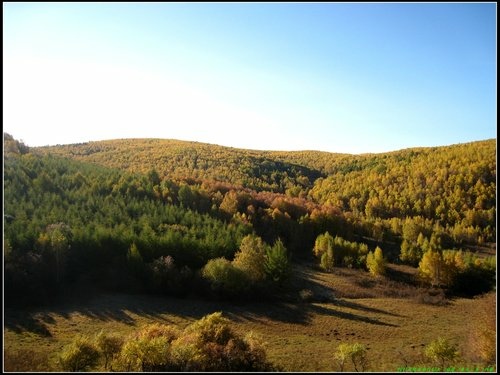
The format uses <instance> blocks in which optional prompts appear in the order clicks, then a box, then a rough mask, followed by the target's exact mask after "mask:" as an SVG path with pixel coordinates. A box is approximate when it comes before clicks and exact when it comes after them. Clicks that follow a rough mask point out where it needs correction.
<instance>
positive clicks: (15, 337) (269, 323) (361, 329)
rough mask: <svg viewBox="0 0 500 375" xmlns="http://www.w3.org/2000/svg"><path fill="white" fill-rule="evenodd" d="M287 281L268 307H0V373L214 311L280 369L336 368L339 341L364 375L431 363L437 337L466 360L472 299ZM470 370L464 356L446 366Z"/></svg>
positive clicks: (378, 286) (400, 287)
mask: <svg viewBox="0 0 500 375" xmlns="http://www.w3.org/2000/svg"><path fill="white" fill-rule="evenodd" d="M408 269H409V268H408ZM408 269H404V268H399V269H398V268H397V267H396V266H394V267H393V268H392V272H393V274H395V275H397V276H399V277H400V278H404V276H405V273H406V272H409V271H408ZM295 274H296V277H295V278H294V280H293V283H295V287H297V288H298V290H300V293H298V298H297V299H295V300H294V298H288V299H287V300H285V301H281V302H276V303H269V302H261V303H258V302H257V303H255V302H254V303H234V302H233V303H230V302H215V301H207V300H200V299H194V298H186V299H175V298H166V297H155V296H144V295H139V296H136V295H125V294H101V295H96V296H94V297H92V298H89V299H87V300H82V301H79V302H73V303H67V304H64V305H59V306H54V307H51V308H46V309H37V310H22V309H10V308H6V309H5V315H4V351H5V352H4V354H5V364H4V367H5V370H6V371H37V370H38V371H51V370H57V354H58V352H60V351H61V349H62V347H63V346H64V345H65V344H67V343H69V342H70V341H71V340H72V338H73V336H74V335H75V334H78V333H82V334H87V335H91V336H93V335H94V334H97V333H98V332H99V331H100V330H101V329H104V330H105V331H108V332H115V333H119V334H121V335H124V336H125V335H127V334H129V333H131V332H133V331H135V330H136V329H137V328H138V327H141V326H142V325H145V324H147V323H151V322H162V323H165V324H175V325H178V326H180V327H184V326H186V325H187V324H189V323H190V322H192V321H193V320H196V319H199V318H201V317H202V316H204V315H206V314H209V313H212V312H215V311H222V312H223V314H224V316H226V317H227V318H229V319H230V321H231V324H232V325H233V327H234V329H235V330H236V331H239V332H241V333H246V332H248V331H253V332H255V333H256V334H258V335H260V336H261V338H262V340H263V341H264V342H265V343H266V349H267V353H268V358H269V359H270V360H271V362H272V363H273V364H275V365H277V366H279V368H281V369H283V370H285V371H338V367H337V364H336V363H335V361H334V359H333V352H334V351H335V349H336V347H337V346H338V345H339V343H342V342H349V343H352V342H359V343H362V344H364V345H365V346H366V347H367V350H368V360H369V363H368V368H367V369H368V370H370V371H397V370H398V368H400V367H408V366H420V367H422V366H424V365H426V366H428V367H430V366H432V364H431V363H429V362H428V361H427V360H426V359H425V358H424V357H423V355H422V352H423V348H424V347H425V345H427V344H429V343H430V342H431V341H432V340H434V339H436V338H437V337H439V336H441V337H444V338H447V339H449V340H450V341H452V342H453V343H455V344H457V345H458V348H459V350H460V351H461V353H463V355H464V358H466V357H467V352H468V350H469V348H468V337H469V334H470V330H471V327H472V326H473V324H472V323H473V322H474V321H475V320H477V319H480V314H481V311H478V309H477V300H476V299H463V298H459V299H454V300H447V301H445V300H443V299H442V298H441V297H440V296H434V297H435V299H434V300H433V299H432V298H433V296H431V295H426V294H425V293H424V294H422V290H420V289H419V288H418V287H417V286H411V285H408V283H404V282H400V281H394V280H388V279H380V280H377V279H373V278H371V277H370V276H369V275H368V274H367V273H363V272H362V271H357V270H348V269H342V270H336V271H335V272H334V273H333V274H326V273H321V272H318V271H316V270H314V269H313V268H312V267H300V268H297V269H296V273H295ZM422 296H423V297H422ZM472 365H474V364H473V363H468V362H467V360H466V359H461V360H459V361H458V362H457V363H456V366H469V367H471V366H472ZM345 370H346V371H354V368H353V367H350V366H349V365H348V366H346V368H345Z"/></svg>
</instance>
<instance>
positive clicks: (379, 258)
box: [366, 246, 386, 276]
mask: <svg viewBox="0 0 500 375" xmlns="http://www.w3.org/2000/svg"><path fill="white" fill-rule="evenodd" d="M385 263H386V261H385V259H384V255H383V253H382V249H381V248H380V247H378V246H377V247H376V248H375V253H372V252H371V251H370V252H369V253H368V255H367V257H366V267H367V268H368V271H370V273H371V274H372V275H374V276H381V275H384V274H385Z"/></svg>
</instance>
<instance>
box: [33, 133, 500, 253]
mask: <svg viewBox="0 0 500 375" xmlns="http://www.w3.org/2000/svg"><path fill="white" fill-rule="evenodd" d="M37 151H40V152H42V153H45V154H54V155H61V156H64V157H70V158H74V159H77V160H84V161H89V162H92V163H96V164H100V165H104V166H108V167H113V168H119V169H123V170H128V171H132V172H138V173H147V172H149V171H150V170H152V169H154V170H155V171H156V172H157V173H158V174H159V176H160V178H170V179H182V180H185V181H187V182H190V183H191V184H193V183H194V182H196V183H200V182H203V181H221V182H227V183H230V184H231V185H234V186H235V187H236V188H237V189H240V187H244V188H248V189H251V190H255V191H272V192H278V193H283V194H285V195H286V196H288V197H300V198H305V199H306V200H307V201H309V202H313V203H316V204H320V205H322V206H324V205H326V206H329V207H331V208H332V209H334V210H336V211H340V212H342V214H343V215H344V216H345V215H347V217H348V218H352V219H353V220H355V221H358V222H359V221H361V223H360V224H361V225H362V226H363V227H365V229H366V233H364V234H365V235H368V236H371V237H375V238H377V239H380V240H382V239H383V238H384V237H385V238H387V237H388V236H389V237H392V236H393V235H396V236H402V235H403V230H402V227H403V225H404V224H405V223H406V221H407V218H414V219H413V221H416V222H417V223H416V224H415V225H417V226H419V227H421V228H420V230H418V231H417V233H416V236H418V234H419V232H420V231H422V232H423V233H424V234H426V235H427V236H428V237H430V232H431V231H432V230H433V228H434V227H435V226H439V228H440V230H442V231H443V232H444V233H445V234H446V236H447V237H448V238H447V239H446V241H447V243H449V244H450V245H451V242H453V243H456V244H460V245H462V244H469V245H471V244H482V243H484V242H494V241H495V216H496V211H495V207H496V196H495V194H496V140H487V141H480V142H472V143H468V144H459V145H453V146H443V147H432V148H415V149H407V150H401V151H395V152H390V153H383V154H365V155H346V154H333V153H325V152H318V151H298V152H276V151H274V152H273V151H252V150H241V149H234V148H228V147H222V146H215V145H208V144H202V143H195V142H181V141H172V140H159V139H145V140H144V139H143V140H140V139H130V140H116V141H104V142H89V143H85V144H78V145H66V146H54V147H46V148H39V149H37ZM409 223H410V221H408V223H406V224H409ZM412 225H413V224H412ZM410 237H411V236H410ZM407 240H409V241H413V240H415V241H416V237H415V238H413V237H411V238H407ZM450 241H451V242H450Z"/></svg>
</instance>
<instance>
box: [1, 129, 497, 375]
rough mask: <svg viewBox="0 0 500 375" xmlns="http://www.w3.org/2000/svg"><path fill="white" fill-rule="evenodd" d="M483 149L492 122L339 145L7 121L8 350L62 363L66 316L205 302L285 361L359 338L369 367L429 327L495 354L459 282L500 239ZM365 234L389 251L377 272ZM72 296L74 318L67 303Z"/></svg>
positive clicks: (484, 283)
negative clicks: (480, 132)
mask: <svg viewBox="0 0 500 375" xmlns="http://www.w3.org/2000/svg"><path fill="white" fill-rule="evenodd" d="M495 154H496V145H495V141H494V140H488V141H483V142H473V143H470V144H464V145H454V146H446V147H436V148H419V149H409V150H401V151H396V152H393V153H384V154H376V155H340V154H329V153H318V152H314V151H304V152H273V151H251V150H238V149H231V148H224V147H220V146H213V145H204V144H197V143H186V142H180V141H168V140H166V141H161V140H126V141H107V142H91V143H88V144H82V145H66V146H54V147H44V148H29V147H27V146H25V145H24V144H22V142H19V141H16V140H15V139H14V138H13V137H12V136H9V135H6V134H4V297H5V302H6V305H7V306H9V311H8V314H6V316H7V318H6V326H7V336H6V344H7V345H6V347H7V349H6V352H5V357H6V362H7V366H9V369H12V370H14V369H18V370H22V371H30V370H34V369H38V370H41V371H45V370H52V369H56V368H58V366H59V364H58V363H57V358H58V355H59V353H60V349H61V348H62V345H66V344H68V343H69V342H70V341H71V338H72V337H73V336H74V334H75V333H76V330H75V327H74V326H75V325H76V326H77V329H79V328H78V327H81V325H82V324H83V326H84V327H92V330H91V332H92V334H93V333H94V332H95V333H97V331H99V330H100V329H101V328H105V329H110V330H111V331H113V332H114V331H117V332H120V334H123V335H128V334H131V333H132V332H131V330H132V328H133V327H132V325H134V324H137V322H143V323H144V322H150V321H151V320H154V321H156V320H158V319H159V320H165V319H166V320H169V321H170V320H174V321H176V322H180V323H181V324H184V323H187V321H188V320H189V319H190V318H192V317H194V316H198V315H199V314H202V312H203V313H205V312H213V311H214V310H215V309H223V310H224V311H225V312H226V313H229V315H230V316H231V318H232V319H233V321H234V324H235V326H236V327H237V329H241V330H242V332H246V331H248V330H249V329H252V330H256V331H257V332H260V333H262V334H263V335H264V336H265V337H266V341H268V342H269V343H270V346H269V349H268V352H269V358H270V359H271V360H272V361H273V362H274V363H275V364H276V365H278V366H280V367H282V368H284V369H287V370H297V369H299V370H304V371H316V370H322V371H329V370H332V369H335V367H333V366H334V365H333V364H332V351H333V350H335V348H336V347H337V345H338V344H340V343H344V342H350V341H351V340H356V341H359V342H361V343H363V344H365V345H366V347H367V348H368V349H370V351H371V353H370V354H371V357H370V358H371V361H373V362H372V363H371V364H370V369H376V370H386V371H391V370H392V369H394V368H400V367H401V366H403V363H402V362H404V364H405V367H408V366H412V365H414V364H419V363H421V362H422V360H423V357H422V354H421V350H416V348H417V347H418V348H423V347H424V346H425V345H427V344H428V343H429V342H431V341H432V340H434V339H435V338H436V335H441V334H446V336H447V337H448V338H450V339H452V340H453V341H455V342H459V343H464V345H462V344H461V347H460V350H461V351H462V352H463V353H464V357H463V358H462V359H460V361H459V362H458V363H459V364H461V365H463V366H464V368H465V366H468V365H469V364H471V363H472V364H474V366H475V365H476V364H477V365H481V366H482V365H486V364H487V365H488V366H489V365H490V362H488V361H490V358H491V353H492V352H491V350H490V349H491V342H494V339H493V340H490V338H491V337H493V338H494V335H493V336H492V331H491V329H492V328H491V327H494V325H493V326H492V325H491V324H490V325H488V327H490V328H487V329H488V330H489V331H487V332H486V333H485V335H486V336H485V335H483V333H481V332H483V331H481V330H483V328H484V324H483V320H484V319H486V318H485V317H484V316H483V315H481V314H480V312H481V311H480V310H481V309H482V307H481V308H477V306H478V305H477V301H476V300H475V299H474V300H472V299H463V298H460V297H461V296H467V297H470V296H475V295H478V294H481V293H484V292H487V291H490V290H491V289H493V288H494V287H495V280H496V279H495V277H496V261H495V257H494V256H493V257H491V256H488V257H486V256H485V254H482V253H484V252H485V251H486V250H488V251H489V254H488V255H494V254H495V253H496V244H495V243H494V242H495V241H496V232H495V229H496V221H495V220H496V159H495V157H496V155H495ZM159 160H163V162H161V163H160V162H159ZM240 166H241V168H240ZM313 248H314V249H315V250H314V252H315V253H316V254H318V253H319V254H320V255H321V259H314V257H313V251H312V250H313ZM376 248H379V249H377V250H376V251H375V254H377V252H378V253H380V254H381V253H382V250H383V255H384V257H385V259H386V261H387V262H385V261H384V262H383V263H387V264H385V266H384V267H382V268H383V269H384V270H385V272H384V273H382V274H379V275H377V276H373V275H372V274H371V273H368V272H366V271H367V268H370V267H368V266H367V263H368V262H367V261H368V259H369V258H370V253H369V252H370V251H371V252H373V251H374V250H375V249H376ZM467 250H473V251H474V253H471V252H469V251H467ZM321 251H323V252H324V253H323V254H321ZM325 255H326V257H325ZM324 257H325V259H326V260H325V261H324V259H323V258H324ZM372 258H373V256H372ZM402 263H406V264H402ZM419 263H420V267H419V268H416V266H418V265H419ZM325 264H326V265H327V266H328V267H325ZM429 275H430V276H429ZM102 292H105V293H109V294H108V296H111V297H109V298H108V297H105V298H104V299H103V300H101V302H99V306H92V303H90V302H86V301H85V298H86V297H88V298H90V299H92V298H94V297H95V296H98V295H99V294H100V293H102ZM117 293H118V295H120V294H121V293H127V294H130V293H132V295H127V297H126V298H125V299H126V305H127V306H125V307H122V306H120V307H118V308H117V309H114V307H113V304H114V302H113V298H114V297H113V296H116V295H117ZM147 295H162V296H163V297H165V299H162V300H161V301H163V302H161V304H162V305H161V307H151V305H150V302H151V301H159V300H158V299H156V297H153V296H147ZM450 296H451V297H453V298H451V299H448V298H447V297H450ZM490 296H493V297H490V298H489V302H488V306H490V307H491V306H494V304H493V305H492V302H491V301H493V300H494V297H496V296H495V295H494V293H493V294H490ZM172 297H176V298H172ZM178 297H182V299H179V298H178ZM104 300H105V301H104ZM71 301H76V302H78V306H79V307H78V308H77V310H78V311H80V312H84V315H85V314H87V315H86V318H85V319H83V320H81V319H79V318H76V319H75V320H73V318H70V319H69V320H68V319H67V318H66V317H67V316H68V315H67V314H66V313H65V312H64V309H63V310H61V309H60V307H61V306H64V305H67V304H68V303H69V302H71ZM120 303H121V302H120ZM152 303H153V304H155V306H156V303H157V302H152ZM164 303H166V304H167V305H164ZM20 304H22V305H29V306H30V308H34V309H32V310H31V311H34V313H33V314H31V313H29V314H24V315H23V313H22V311H28V310H25V309H24V308H21V307H19V305H20ZM44 306H47V310H45V311H47V314H46V315H43V316H42V315H40V314H39V313H38V312H39V311H41V310H40V309H41V308H42V309H43V308H44ZM148 306H150V307H148ZM214 306H217V308H215V307H214ZM169 309H173V310H172V311H170V310H169ZM200 309H201V310H203V311H201V310H200ZM408 309H409V310H408ZM174 310H175V311H177V312H175V311H174ZM37 311H38V312H37ZM75 311H76V310H75ZM95 311H101V312H100V313H96V312H95ZM169 311H170V312H169ZM408 311H411V313H408ZM488 311H489V310H488ZM20 314H21V315H20ZM473 315H474V316H473ZM476 315H477V316H476ZM19 316H21V317H20V318H19ZM62 317H64V318H62ZM490 318H491V317H490ZM471 319H472V320H471ZM466 320H467V322H468V323H470V322H472V321H473V322H472V324H471V325H470V327H469V324H464V322H465V321H466ZM490 320H491V319H490ZM484 321H486V320H484ZM488 321H489V320H488ZM430 322H432V324H430ZM424 326H425V327H430V329H422V327H424ZM269 327H272V330H269ZM325 327H326V328H325ZM481 327H482V328H481ZM466 328H467V329H466ZM469 328H470V329H469ZM374 329H375V331H374ZM485 329H486V328H485ZM417 331H418V334H415V332H417ZM366 332H369V334H368V335H367V334H366ZM412 332H413V333H412ZM478 333H480V335H479V336H477V335H478ZM493 333H495V332H493ZM412 335H413V336H412ZM469 335H473V337H476V339H478V340H483V339H484V340H486V341H484V340H483V341H484V342H483V343H482V344H477V342H475V341H474V340H476V339H469ZM474 335H476V336H474ZM481 335H483V336H481ZM48 336H52V339H49V338H48ZM410 336H411V337H413V339H411V340H410V339H408V337H410ZM477 337H480V338H477ZM387 338H390V340H389V341H391V340H392V341H391V342H389V341H387V343H385V341H384V340H386V339H387ZM374 340H379V341H380V340H382V341H381V342H382V345H377V344H376V343H375V342H374ZM394 340H396V341H394ZM49 341H50V342H49ZM318 345H319V346H321V347H322V348H323V349H321V350H318V347H319V346H318ZM328 345H333V347H329V346H328ZM474 345H482V346H480V347H481V348H482V349H481V350H483V349H484V350H485V352H484V353H486V354H487V360H485V359H484V358H483V359H478V358H477V353H474V350H475V349H474V348H476V346H474ZM471 348H472V353H471V354H470V355H469V354H466V351H467V350H470V349H471ZM25 353H31V354H30V355H28V356H26V355H25ZM485 358H486V357H485ZM426 365H431V363H430V362H429V363H426ZM488 368H489V367H488Z"/></svg>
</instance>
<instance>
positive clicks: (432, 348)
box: [424, 337, 458, 368]
mask: <svg viewBox="0 0 500 375" xmlns="http://www.w3.org/2000/svg"><path fill="white" fill-rule="evenodd" d="M424 355H425V356H426V357H428V358H430V359H431V360H433V361H434V362H436V363H438V364H439V365H440V366H441V368H445V366H446V365H447V364H448V363H449V362H450V361H453V360H454V359H455V358H456V357H457V356H458V351H457V348H456V346H455V345H453V344H451V343H450V342H449V341H448V340H446V339H444V338H441V337H439V338H438V339H437V340H434V341H433V342H431V343H430V344H429V345H427V346H426V347H425V349H424Z"/></svg>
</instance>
